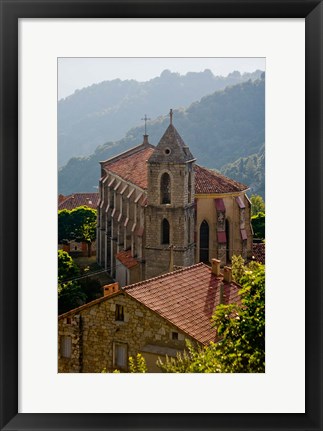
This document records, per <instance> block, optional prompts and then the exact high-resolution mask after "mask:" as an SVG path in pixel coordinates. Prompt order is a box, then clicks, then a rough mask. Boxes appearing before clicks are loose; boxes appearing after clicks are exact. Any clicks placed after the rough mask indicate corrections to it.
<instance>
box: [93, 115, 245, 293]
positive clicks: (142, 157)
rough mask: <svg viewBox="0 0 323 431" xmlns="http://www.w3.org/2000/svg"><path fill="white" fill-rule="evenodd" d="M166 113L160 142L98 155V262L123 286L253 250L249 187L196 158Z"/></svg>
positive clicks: (227, 261) (224, 262)
mask: <svg viewBox="0 0 323 431" xmlns="http://www.w3.org/2000/svg"><path fill="white" fill-rule="evenodd" d="M169 115H170V124H169V126H168V127H167V129H166V131H165V132H164V135H163V136H162V138H161V139H160V141H159V143H158V145H157V146H154V145H152V144H150V143H149V140H148V135H147V134H146V132H145V134H144V136H143V142H142V144H140V145H138V146H136V147H134V148H131V149H129V150H128V151H126V152H124V153H122V154H119V155H117V156H114V157H112V158H110V159H108V160H106V161H104V162H100V163H101V178H100V182H99V203H98V224H97V261H98V263H99V264H100V265H101V266H102V267H103V268H105V269H106V270H107V271H108V272H109V273H110V274H111V276H112V277H113V278H114V279H115V280H116V281H118V282H119V285H120V286H126V285H129V284H133V283H136V282H139V281H142V280H146V279H149V278H152V277H157V276H159V275H161V274H165V273H168V272H171V271H173V270H174V269H180V268H183V267H188V266H191V265H194V264H196V263H199V262H204V263H207V264H208V263H209V262H211V261H212V259H213V258H216V259H219V260H220V262H221V266H224V265H228V264H230V261H231V257H232V255H241V256H242V257H243V258H244V259H249V258H251V255H252V241H253V238H252V228H251V223H250V217H251V204H250V201H249V199H248V197H247V195H246V192H247V190H248V186H246V185H244V184H241V183H239V182H237V181H234V180H232V179H229V178H227V177H225V176H223V175H221V174H219V173H217V172H215V171H213V170H210V169H207V168H204V167H202V166H199V165H198V164H196V163H195V161H196V159H195V158H194V156H193V154H192V153H191V151H190V149H189V147H188V146H187V145H186V144H185V142H184V141H183V139H182V138H181V136H180V134H179V133H178V131H177V130H176V128H175V127H174V125H173V112H172V110H170V114H169ZM214 157H216V154H215V155H214Z"/></svg>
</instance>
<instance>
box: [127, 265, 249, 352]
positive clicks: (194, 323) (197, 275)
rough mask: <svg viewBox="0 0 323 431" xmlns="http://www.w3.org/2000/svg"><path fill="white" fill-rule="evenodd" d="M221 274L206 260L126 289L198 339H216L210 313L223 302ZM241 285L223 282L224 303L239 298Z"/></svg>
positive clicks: (135, 297) (236, 300)
mask: <svg viewBox="0 0 323 431" xmlns="http://www.w3.org/2000/svg"><path fill="white" fill-rule="evenodd" d="M222 280H223V279H222V277H216V276H215V275H214V274H212V271H211V268H209V267H208V266H207V265H205V264H203V263H199V264H197V265H193V266H190V267H186V268H184V269H180V270H178V271H174V272H171V273H168V274H165V275H161V276H159V277H155V278H151V279H149V280H145V281H142V282H140V283H136V284H133V285H131V286H127V287H125V289H124V292H125V293H126V294H128V295H129V296H131V297H132V298H134V299H136V300H137V301H139V302H141V303H142V304H144V305H145V306H146V307H148V308H149V309H151V310H153V311H154V312H156V313H158V314H159V315H160V316H162V317H163V318H165V319H166V320H168V321H169V322H170V323H172V324H173V325H175V326H176V327H177V328H178V329H179V330H182V331H183V332H185V333H186V334H187V335H189V336H191V337H193V338H194V339H196V340H197V341H199V342H201V343H203V344H207V343H209V342H210V341H215V340H216V331H215V329H214V328H212V327H211V317H212V314H213V312H214V310H215V308H216V306H217V305H219V303H220V285H221V283H222ZM240 289H241V287H240V286H239V285H237V284H236V283H234V282H231V283H225V284H224V303H225V304H228V303H235V302H239V294H238V292H239V290H240Z"/></svg>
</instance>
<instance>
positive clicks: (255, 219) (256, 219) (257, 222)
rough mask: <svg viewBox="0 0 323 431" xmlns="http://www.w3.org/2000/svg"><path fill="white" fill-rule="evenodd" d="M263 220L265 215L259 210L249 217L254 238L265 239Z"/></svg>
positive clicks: (264, 220)
mask: <svg viewBox="0 0 323 431" xmlns="http://www.w3.org/2000/svg"><path fill="white" fill-rule="evenodd" d="M265 222H266V217H265V214H264V213H261V212H260V213H258V214H257V215H255V216H252V217H251V225H252V229H253V235H254V238H257V239H265Z"/></svg>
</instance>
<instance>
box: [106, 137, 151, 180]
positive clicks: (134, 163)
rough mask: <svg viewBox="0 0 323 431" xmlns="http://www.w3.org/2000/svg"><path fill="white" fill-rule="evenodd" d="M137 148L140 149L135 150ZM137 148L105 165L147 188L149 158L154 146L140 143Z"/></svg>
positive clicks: (120, 175) (126, 178)
mask: <svg viewBox="0 0 323 431" xmlns="http://www.w3.org/2000/svg"><path fill="white" fill-rule="evenodd" d="M140 147H141V148H140ZM136 148H137V149H138V150H137V151H134V150H135V149H136ZM136 148H133V149H131V150H129V151H127V152H126V153H124V154H121V155H120V156H119V157H115V158H113V159H111V160H110V161H109V160H108V161H106V162H105V163H104V167H105V168H107V169H108V170H109V171H111V172H113V173H114V174H116V175H118V176H119V177H121V178H123V179H124V180H126V181H130V182H131V183H132V184H135V185H136V186H138V187H140V188H142V189H147V185H148V181H147V160H148V159H149V157H150V156H151V155H152V153H153V152H154V147H152V146H148V147H147V146H144V145H140V146H139V147H136Z"/></svg>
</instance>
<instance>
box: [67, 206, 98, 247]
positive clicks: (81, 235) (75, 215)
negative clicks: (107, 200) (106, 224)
mask: <svg viewBox="0 0 323 431" xmlns="http://www.w3.org/2000/svg"><path fill="white" fill-rule="evenodd" d="M70 217H71V219H72V232H71V235H72V238H71V239H74V240H75V241H77V242H83V241H85V242H87V243H91V242H92V241H94V240H95V238H96V219H97V212H96V210H94V209H92V208H89V207H87V206H81V207H77V208H74V209H73V210H71V212H70Z"/></svg>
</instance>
